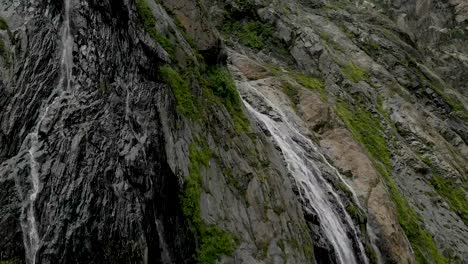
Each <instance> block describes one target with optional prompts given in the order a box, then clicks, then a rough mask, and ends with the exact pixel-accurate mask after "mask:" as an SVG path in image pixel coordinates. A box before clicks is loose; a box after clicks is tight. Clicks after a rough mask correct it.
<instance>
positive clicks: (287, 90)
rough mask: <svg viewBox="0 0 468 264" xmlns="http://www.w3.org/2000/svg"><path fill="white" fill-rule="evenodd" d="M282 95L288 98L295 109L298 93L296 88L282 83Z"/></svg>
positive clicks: (287, 83) (297, 102)
mask: <svg viewBox="0 0 468 264" xmlns="http://www.w3.org/2000/svg"><path fill="white" fill-rule="evenodd" d="M281 89H282V90H283V93H284V94H285V95H287V96H288V97H289V100H291V102H292V103H293V107H294V108H296V106H297V104H299V91H298V89H297V87H295V86H293V85H291V84H290V83H289V82H283V83H282V85H281Z"/></svg>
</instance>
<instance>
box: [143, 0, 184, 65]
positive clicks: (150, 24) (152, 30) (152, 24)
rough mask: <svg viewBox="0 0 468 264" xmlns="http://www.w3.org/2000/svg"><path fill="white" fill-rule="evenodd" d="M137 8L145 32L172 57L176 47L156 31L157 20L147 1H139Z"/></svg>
mask: <svg viewBox="0 0 468 264" xmlns="http://www.w3.org/2000/svg"><path fill="white" fill-rule="evenodd" d="M136 7H137V11H138V14H139V15H140V17H141V19H142V20H143V26H144V28H145V31H146V32H147V33H148V34H149V35H150V36H151V38H152V39H153V40H154V41H155V42H157V43H159V44H160V45H161V46H162V47H163V48H164V49H165V50H166V51H167V53H169V55H170V56H173V55H174V52H175V51H174V45H173V44H172V42H171V41H170V40H169V39H168V38H166V37H165V36H163V35H162V34H161V33H159V32H158V31H157V29H156V18H155V17H154V15H153V12H152V11H151V8H150V7H149V6H148V3H147V2H146V0H137V1H136Z"/></svg>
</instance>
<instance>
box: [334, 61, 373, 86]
mask: <svg viewBox="0 0 468 264" xmlns="http://www.w3.org/2000/svg"><path fill="white" fill-rule="evenodd" d="M341 70H342V72H343V75H344V76H345V77H346V78H347V79H348V80H351V81H352V82H354V83H358V82H360V81H364V80H366V79H368V78H369V75H368V74H367V72H366V71H365V70H363V69H361V68H359V67H358V66H356V65H354V64H353V63H350V64H347V65H345V66H343V67H342V68H341Z"/></svg>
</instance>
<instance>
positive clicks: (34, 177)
mask: <svg viewBox="0 0 468 264" xmlns="http://www.w3.org/2000/svg"><path fill="white" fill-rule="evenodd" d="M70 1H71V0H64V10H65V14H64V23H63V29H62V44H63V46H62V56H61V62H60V67H61V72H60V80H59V84H58V85H57V87H56V88H55V89H54V91H53V92H52V93H51V95H50V97H49V98H48V99H47V102H49V103H48V104H47V106H46V107H45V108H44V110H43V111H42V114H41V115H40V118H39V122H37V124H36V126H35V128H34V130H33V132H32V133H30V134H29V135H28V139H29V142H30V148H29V151H28V154H29V158H30V177H31V183H32V185H31V186H32V190H31V191H30V193H29V195H28V197H27V200H26V203H25V205H24V206H23V208H22V212H21V214H22V219H23V220H22V222H21V226H22V229H23V237H24V246H25V250H26V261H27V262H28V263H30V264H35V263H36V255H37V251H38V250H39V248H40V246H41V239H40V236H39V232H38V228H37V219H36V215H35V210H34V207H35V203H36V199H37V197H38V195H39V192H40V184H41V183H40V178H39V176H40V167H41V165H40V163H39V162H38V160H37V155H38V154H39V152H40V148H41V145H40V139H39V132H40V129H41V125H42V124H43V122H44V120H45V119H46V118H47V115H48V114H49V111H50V109H51V108H53V107H54V106H55V105H56V104H57V103H60V102H61V100H62V99H63V98H64V96H65V93H66V92H69V91H70V89H71V79H72V68H73V55H72V52H73V37H72V35H71V30H70Z"/></svg>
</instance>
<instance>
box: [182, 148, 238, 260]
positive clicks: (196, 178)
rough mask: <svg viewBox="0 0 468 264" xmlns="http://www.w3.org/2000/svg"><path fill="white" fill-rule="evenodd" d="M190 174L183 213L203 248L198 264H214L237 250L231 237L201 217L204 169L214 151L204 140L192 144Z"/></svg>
mask: <svg viewBox="0 0 468 264" xmlns="http://www.w3.org/2000/svg"><path fill="white" fill-rule="evenodd" d="M189 154H190V156H189V157H190V165H189V171H190V174H189V175H188V177H187V180H186V183H185V192H184V194H183V196H182V197H181V201H182V211H183V213H184V216H185V217H186V218H187V219H188V221H189V222H190V224H191V229H192V232H193V233H194V235H195V237H196V238H197V240H198V241H199V242H200V246H199V248H198V249H197V259H198V263H201V264H215V263H216V261H217V260H218V259H219V258H220V257H221V256H223V255H232V254H233V252H234V248H235V242H234V237H233V235H232V234H230V233H228V232H226V231H224V230H222V229H220V228H219V227H216V226H211V225H208V224H206V223H205V221H204V220H203V219H202V217H201V211H200V195H201V185H202V177H201V169H202V167H208V166H209V162H210V159H211V156H212V154H211V151H210V150H209V149H208V146H207V145H206V143H205V142H203V141H201V140H200V141H198V142H196V143H192V144H191V145H190V152H189Z"/></svg>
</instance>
